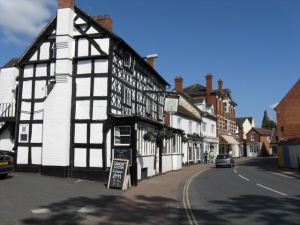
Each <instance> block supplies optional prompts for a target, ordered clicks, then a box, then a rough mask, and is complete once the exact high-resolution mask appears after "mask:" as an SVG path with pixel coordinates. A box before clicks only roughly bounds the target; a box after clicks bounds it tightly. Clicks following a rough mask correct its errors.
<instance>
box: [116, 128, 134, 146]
mask: <svg viewBox="0 0 300 225" xmlns="http://www.w3.org/2000/svg"><path fill="white" fill-rule="evenodd" d="M114 135H115V136H114V139H115V145H129V144H130V139H131V136H130V126H122V127H115V133H114Z"/></svg>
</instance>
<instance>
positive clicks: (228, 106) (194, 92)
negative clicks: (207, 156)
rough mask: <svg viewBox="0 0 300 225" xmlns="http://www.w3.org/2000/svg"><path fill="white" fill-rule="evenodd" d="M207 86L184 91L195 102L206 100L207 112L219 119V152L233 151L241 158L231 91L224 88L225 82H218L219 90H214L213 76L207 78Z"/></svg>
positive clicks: (197, 86) (234, 154)
mask: <svg viewBox="0 0 300 225" xmlns="http://www.w3.org/2000/svg"><path fill="white" fill-rule="evenodd" d="M205 79H206V86H202V85H200V84H193V85H191V86H188V87H186V88H184V89H183V92H184V93H186V94H187V95H189V96H190V97H191V98H192V99H193V100H194V101H196V102H197V101H200V100H205V104H206V108H207V111H208V112H210V114H212V115H214V116H215V117H216V118H217V124H216V132H217V137H218V139H219V142H218V144H219V146H218V152H219V153H228V152H229V151H232V154H233V156H234V157H237V156H239V147H238V142H237V141H236V136H235V135H236V121H235V108H236V106H237V104H236V103H235V102H234V101H233V99H232V96H231V91H230V89H224V88H223V81H222V80H221V79H220V80H219V81H218V89H216V90H214V89H213V84H212V80H213V76H212V75H211V74H207V75H206V76H205Z"/></svg>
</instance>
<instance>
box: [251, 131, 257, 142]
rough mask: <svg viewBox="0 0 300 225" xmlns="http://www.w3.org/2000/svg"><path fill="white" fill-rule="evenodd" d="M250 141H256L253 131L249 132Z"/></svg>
mask: <svg viewBox="0 0 300 225" xmlns="http://www.w3.org/2000/svg"><path fill="white" fill-rule="evenodd" d="M251 141H256V134H255V133H252V134H251Z"/></svg>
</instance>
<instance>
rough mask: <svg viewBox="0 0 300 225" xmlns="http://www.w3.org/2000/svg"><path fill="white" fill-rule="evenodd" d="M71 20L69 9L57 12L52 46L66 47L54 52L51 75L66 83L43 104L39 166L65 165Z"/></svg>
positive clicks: (71, 43) (67, 162) (66, 156)
mask: <svg viewBox="0 0 300 225" xmlns="http://www.w3.org/2000/svg"><path fill="white" fill-rule="evenodd" d="M73 19H74V11H73V10H72V9H70V8H64V9H58V12H57V29H56V31H57V32H56V35H57V37H56V43H57V44H61V43H64V44H65V45H67V47H66V48H58V49H57V52H56V67H55V74H63V75H66V76H67V82H66V83H56V84H55V85H54V87H53V89H52V91H51V93H50V94H49V95H48V96H47V98H46V100H45V103H44V131H43V158H42V164H43V165H48V166H68V165H69V156H70V127H71V124H70V119H71V93H72V79H71V76H72V75H73V74H72V71H73V70H72V53H73V38H72V37H73Z"/></svg>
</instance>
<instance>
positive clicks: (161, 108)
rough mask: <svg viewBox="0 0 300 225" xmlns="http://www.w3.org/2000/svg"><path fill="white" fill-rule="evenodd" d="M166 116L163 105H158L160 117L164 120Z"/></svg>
mask: <svg viewBox="0 0 300 225" xmlns="http://www.w3.org/2000/svg"><path fill="white" fill-rule="evenodd" d="M163 118H164V108H163V107H161V106H158V119H159V120H163Z"/></svg>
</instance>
